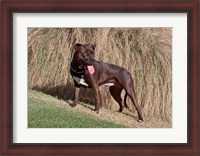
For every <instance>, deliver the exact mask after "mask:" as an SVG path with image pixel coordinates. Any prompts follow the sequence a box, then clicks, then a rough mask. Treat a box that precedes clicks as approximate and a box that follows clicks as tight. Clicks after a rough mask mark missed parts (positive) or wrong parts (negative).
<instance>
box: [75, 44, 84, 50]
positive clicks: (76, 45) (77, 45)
mask: <svg viewBox="0 0 200 156" xmlns="http://www.w3.org/2000/svg"><path fill="white" fill-rule="evenodd" d="M80 46H82V44H80V43H76V44H75V45H74V46H73V49H75V50H77V49H78V47H80Z"/></svg>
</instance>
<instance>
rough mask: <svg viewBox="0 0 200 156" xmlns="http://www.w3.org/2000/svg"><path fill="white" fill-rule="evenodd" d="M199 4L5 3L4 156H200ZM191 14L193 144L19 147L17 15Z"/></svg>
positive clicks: (192, 0) (127, 0)
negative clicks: (14, 26) (14, 48)
mask: <svg viewBox="0 0 200 156" xmlns="http://www.w3.org/2000/svg"><path fill="white" fill-rule="evenodd" d="M199 3H200V2H199V0H124V1H121V0H115V1H114V0H100V1H99V0H93V1H92V0H82V1H81V0H74V1H73V0H54V1H53V0H29V1H26V0H7V1H6V0H5V1H4V0H3V1H2V2H1V14H0V16H1V26H0V33H1V43H0V44H1V50H0V73H1V75H0V104H1V105H0V111H1V113H0V117H1V120H0V121H1V124H0V130H1V131H0V139H1V140H0V155H1V154H2V155H22V154H23V155H44V154H49V155H52V154H53V155H195V156H196V155H200V151H199V146H200V137H199V130H200V120H199V119H200V109H199V103H198V102H199V101H198V100H199V99H198V95H199V87H200V86H199V80H198V78H199V73H200V69H199V47H198V43H199V41H200V40H199V38H198V37H199V36H200V35H199V29H198V26H199V17H200V16H199V5H200V4H199ZM17 12H20V13H21V12H22V13H30V12H31V13H37V12H40V13H43V12H44V13H50V12H51V13H56V12H66V13H67V12H83V13H85V12H89V13H94V12H99V13H104V12H106V13H109V12H112V13H117V12H120V13H123V12H132V13H137V12H141V13H187V15H188V82H187V83H188V84H187V85H188V121H187V122H188V143H186V144H122V143H116V144H98V143H95V144H15V143H13V142H12V138H13V135H12V132H13V127H12V123H13V121H12V111H13V108H12V106H13V102H12V98H13V93H12V91H13V84H12V82H13V75H12V73H13V69H12V65H13V64H12V63H13V51H12V42H13V38H12V33H13V30H12V17H13V13H17Z"/></svg>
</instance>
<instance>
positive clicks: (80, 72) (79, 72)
mask: <svg viewBox="0 0 200 156" xmlns="http://www.w3.org/2000/svg"><path fill="white" fill-rule="evenodd" d="M70 69H71V70H72V71H73V72H75V73H76V74H83V73H84V72H85V69H84V70H82V71H76V70H75V69H73V68H72V66H70Z"/></svg>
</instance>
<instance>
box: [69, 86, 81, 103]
mask: <svg viewBox="0 0 200 156" xmlns="http://www.w3.org/2000/svg"><path fill="white" fill-rule="evenodd" d="M79 92H80V87H77V86H75V91H74V101H73V103H72V104H70V106H71V107H75V106H76V105H77V102H78V98H79Z"/></svg>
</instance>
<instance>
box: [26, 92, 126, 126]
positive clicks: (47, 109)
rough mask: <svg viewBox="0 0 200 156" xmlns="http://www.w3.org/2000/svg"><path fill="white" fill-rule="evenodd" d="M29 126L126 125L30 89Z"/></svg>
mask: <svg viewBox="0 0 200 156" xmlns="http://www.w3.org/2000/svg"><path fill="white" fill-rule="evenodd" d="M28 95H29V98H28V127H29V128H123V127H126V126H124V125H120V124H116V123H114V122H110V121H105V120H102V119H98V118H96V117H94V116H92V115H90V114H86V113H83V112H81V111H79V110H77V109H73V108H70V107H69V106H68V105H69V104H68V103H66V102H63V101H60V100H58V99H56V98H53V97H51V96H49V95H45V94H43V93H40V92H36V91H32V90H29V93H28Z"/></svg>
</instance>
